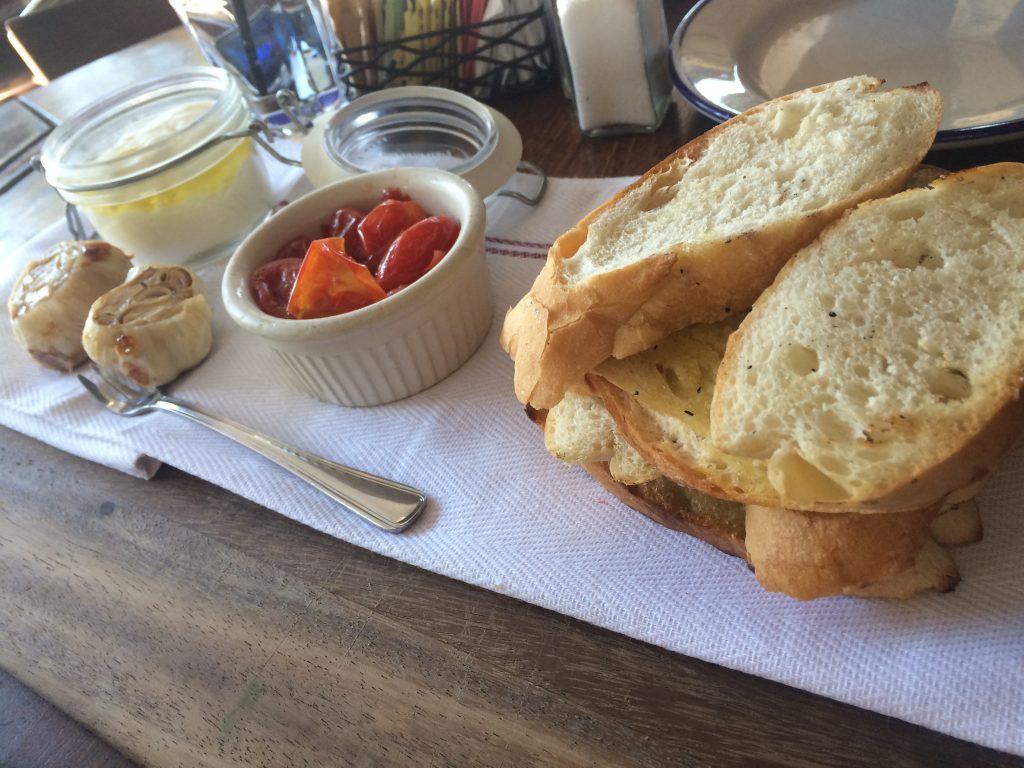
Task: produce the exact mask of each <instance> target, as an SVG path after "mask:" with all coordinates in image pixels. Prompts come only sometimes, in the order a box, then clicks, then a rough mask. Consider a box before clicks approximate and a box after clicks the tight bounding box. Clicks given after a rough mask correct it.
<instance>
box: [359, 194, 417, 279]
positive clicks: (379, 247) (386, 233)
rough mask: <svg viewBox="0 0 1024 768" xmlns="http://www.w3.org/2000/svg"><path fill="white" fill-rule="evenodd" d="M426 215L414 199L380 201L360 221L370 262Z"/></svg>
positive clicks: (360, 234)
mask: <svg viewBox="0 0 1024 768" xmlns="http://www.w3.org/2000/svg"><path fill="white" fill-rule="evenodd" d="M426 217H427V213H426V211H424V210H423V207H422V206H421V205H420V204H419V203H417V202H414V201H412V200H385V201H384V202H383V203H380V204H379V205H378V206H377V207H376V208H374V209H373V210H372V211H370V212H369V213H368V214H366V218H365V219H363V220H362V221H361V222H359V237H360V239H361V240H362V241H363V249H364V250H365V251H366V255H367V260H368V262H369V263H371V264H372V263H373V262H375V261H377V260H379V259H380V258H381V256H380V255H381V254H383V253H384V251H385V250H387V247H388V246H389V245H391V241H392V240H394V239H395V238H396V237H398V235H399V234H400V233H401V232H402V231H403V230H405V229H408V228H409V227H411V226H412V225H413V224H415V223H416V222H417V221H422V220H423V219H425V218H426ZM375 257H376V258H375Z"/></svg>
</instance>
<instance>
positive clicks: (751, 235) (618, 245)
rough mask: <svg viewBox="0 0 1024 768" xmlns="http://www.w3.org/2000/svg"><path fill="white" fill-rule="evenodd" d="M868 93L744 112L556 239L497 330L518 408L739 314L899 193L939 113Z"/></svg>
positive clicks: (863, 88) (868, 81)
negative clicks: (832, 236) (609, 361)
mask: <svg viewBox="0 0 1024 768" xmlns="http://www.w3.org/2000/svg"><path fill="white" fill-rule="evenodd" d="M879 85H880V81H879V80H877V79H874V78H871V77H866V76H860V77H853V78H849V79H846V80H841V81H839V82H836V83H831V84H828V85H822V86H818V87H815V88H810V89H807V90H804V91H800V92H797V93H794V94H791V95H789V96H784V97H782V98H779V99H775V100H773V101H770V102H767V103H765V104H762V105H759V106H757V107H754V108H753V109H751V110H749V111H747V112H745V113H743V114H742V115H739V116H737V117H735V118H733V119H732V120H729V121H728V122H726V123H723V124H722V125H720V126H717V127H716V128H714V129H712V130H710V131H708V132H707V133H706V134H704V135H703V136H701V137H699V138H697V139H695V140H694V141H692V142H690V143H689V144H687V145H686V146H684V147H682V148H681V149H680V150H678V151H677V152H676V153H675V154H673V155H671V156H670V157H668V158H667V159H665V160H664V161H662V162H661V163H660V164H659V165H657V166H655V167H654V168H652V169H651V170H650V171H648V172H647V173H646V174H644V176H642V177H641V178H640V179H639V180H637V181H636V182H635V183H633V184H631V185H630V186H628V187H626V188H625V189H624V190H622V191H621V192H619V193H618V194H616V195H615V196H614V197H613V198H612V199H610V200H608V201H607V202H606V203H604V204H603V205H601V206H599V207H598V208H597V209H596V210H594V211H593V212H591V213H590V214H588V215H587V216H586V217H585V218H584V219H583V220H582V221H581V222H580V223H579V224H578V225H577V226H576V227H574V228H573V229H571V230H570V231H569V232H567V233H565V234H564V235H562V236H561V237H560V238H558V240H556V241H555V243H554V244H553V245H552V247H551V250H550V252H549V254H548V259H547V262H546V264H545V266H544V268H543V269H542V271H541V273H540V274H539V275H538V277H537V279H536V282H535V283H534V285H533V287H532V289H531V291H530V293H529V294H527V296H525V297H524V298H523V299H522V300H521V301H520V302H519V303H518V304H517V305H516V306H515V307H514V308H513V309H512V310H511V311H510V312H509V313H508V315H507V317H506V319H505V325H504V328H503V330H502V337H501V340H502V346H503V347H504V348H505V349H506V351H508V352H509V354H510V355H511V356H512V357H513V359H514V360H515V390H516V395H517V397H518V398H519V399H520V401H522V402H523V403H528V404H531V405H533V406H534V407H537V408H550V407H552V406H553V405H555V403H557V402H558V401H559V400H560V399H561V398H562V395H563V394H564V393H565V392H566V391H567V390H568V389H569V388H570V387H572V386H574V385H576V384H578V383H579V382H580V381H581V380H582V378H583V375H584V374H585V373H586V372H587V371H589V370H590V369H591V368H593V367H594V366H595V365H597V364H598V363H600V362H601V361H602V360H604V359H605V358H607V357H609V356H614V357H619V358H621V357H626V356H628V355H631V354H633V353H636V352H639V351H641V350H644V349H647V348H649V347H650V346H652V345H653V344H654V343H656V342H657V341H658V340H659V339H660V338H662V337H664V336H666V335H667V334H669V333H671V332H672V331H674V330H676V329H678V328H682V327H685V326H687V325H689V324H691V323H696V322H712V321H716V320H720V319H722V318H723V317H725V316H726V315H727V314H728V313H729V312H730V311H738V310H741V309H746V308H748V307H749V306H750V305H751V303H752V302H753V301H754V299H756V298H757V296H758V295H759V294H760V293H761V291H762V290H764V288H766V287H767V286H768V285H769V284H770V283H771V281H772V279H773V278H774V276H775V274H776V273H777V272H778V270H779V268H780V267H781V266H782V265H783V264H784V263H785V262H786V260H787V259H788V258H789V257H790V256H791V255H792V254H793V253H794V252H795V251H796V250H798V249H799V248H800V247H802V246H804V245H806V244H807V243H808V242H810V241H811V240H813V239H814V237H815V236H816V235H817V234H818V233H819V232H820V231H821V229H822V228H823V227H825V225H827V224H828V223H829V222H831V221H833V220H835V219H836V218H837V217H838V216H839V215H840V214H841V213H842V212H843V211H844V210H846V209H848V208H850V207H851V206H853V205H856V204H857V203H859V202H861V201H862V200H865V199H868V198H872V197H879V196H884V195H888V194H891V193H893V192H895V191H896V190H898V189H901V188H902V187H903V185H904V183H905V182H906V180H907V178H908V177H909V176H910V174H911V172H912V171H913V170H914V168H915V167H916V166H917V165H918V163H919V162H920V161H921V159H922V158H923V157H924V154H925V152H926V151H927V150H928V148H929V147H930V146H931V144H932V141H933V139H934V136H935V132H936V130H937V129H938V125H939V119H940V116H941V111H942V100H941V97H940V96H939V94H938V92H937V91H935V90H934V89H932V88H930V87H928V86H927V85H926V84H921V85H917V86H912V87H908V88H897V89H894V90H887V91H880V90H877V89H878V87H879Z"/></svg>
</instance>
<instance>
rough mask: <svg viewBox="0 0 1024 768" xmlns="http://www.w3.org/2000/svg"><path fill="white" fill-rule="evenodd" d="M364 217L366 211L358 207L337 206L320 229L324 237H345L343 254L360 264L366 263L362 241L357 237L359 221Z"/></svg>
mask: <svg viewBox="0 0 1024 768" xmlns="http://www.w3.org/2000/svg"><path fill="white" fill-rule="evenodd" d="M364 218H366V211H362V210H360V209H358V208H339V209H338V210H336V211H335V212H334V214H333V215H332V216H331V220H330V221H328V222H326V223H325V224H324V225H323V226H322V227H320V231H321V232H322V233H323V236H324V237H342V238H344V239H345V255H346V256H348V257H349V258H350V259H355V260H356V261H358V262H359V263H360V264H365V263H366V251H364V250H363V241H362V240H360V239H359V229H358V227H359V222H361V221H362V220H363V219H364Z"/></svg>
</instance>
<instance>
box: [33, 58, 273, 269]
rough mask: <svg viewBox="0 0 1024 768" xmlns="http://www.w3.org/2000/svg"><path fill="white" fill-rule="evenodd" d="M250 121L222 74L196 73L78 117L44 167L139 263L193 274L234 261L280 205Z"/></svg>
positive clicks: (131, 92)
mask: <svg viewBox="0 0 1024 768" xmlns="http://www.w3.org/2000/svg"><path fill="white" fill-rule="evenodd" d="M250 121H251V117H250V114H249V110H248V107H247V104H246V102H245V99H244V98H243V96H242V93H241V91H240V90H239V88H238V86H237V85H236V84H235V82H234V81H233V80H232V79H231V78H230V77H229V76H228V75H227V74H226V73H225V72H224V71H223V70H220V69H216V68H213V67H193V68H189V69H183V70H178V71H176V72H174V73H173V74H169V75H167V76H165V77H162V78H158V79H156V80H150V81H147V82H145V83H140V84H136V85H132V86H129V87H127V88H124V89H122V90H119V91H116V92H114V93H112V94H110V95H109V96H107V97H105V98H103V99H101V100H99V101H98V102H95V103H93V104H91V105H90V106H89V107H86V108H85V109H84V110H82V111H81V112H78V113H77V114H75V115H73V116H72V117H70V118H69V119H68V120H67V121H66V122H64V123H62V124H61V125H60V126H59V127H57V128H56V129H55V130H54V131H53V133H52V134H50V136H49V137H48V138H47V139H46V141H45V142H44V144H43V148H42V153H41V156H40V162H41V165H42V168H43V171H44V173H45V174H46V180H47V182H48V183H49V184H50V185H51V186H52V187H54V188H55V189H56V190H57V191H58V192H60V194H61V195H62V196H63V197H64V199H65V200H66V201H67V202H68V203H71V204H73V205H75V206H77V208H78V209H79V210H80V211H81V212H82V213H84V214H85V215H86V217H87V218H88V219H89V221H90V222H91V223H92V225H93V226H94V227H95V228H96V231H97V232H98V233H99V235H100V237H101V238H103V239H104V240H108V241H109V242H112V243H114V244H116V245H117V246H118V247H119V248H121V249H122V250H124V251H125V252H127V253H131V254H133V255H134V256H135V259H136V263H143V264H147V263H148V264H153V263H160V264H189V265H191V266H196V265H198V264H201V263H205V262H208V261H212V260H214V259H217V258H219V257H223V256H226V255H228V253H229V252H230V250H231V248H232V246H234V245H235V244H236V243H238V242H239V241H240V240H241V239H242V238H243V237H244V236H245V235H246V234H248V233H249V232H250V231H251V230H252V228H253V227H255V226H256V224H258V223H259V222H260V221H261V220H262V219H263V218H264V217H265V216H266V215H267V213H268V212H269V210H270V208H271V206H272V205H273V199H272V197H273V196H272V193H271V189H270V185H269V182H268V179H267V178H266V174H265V172H264V170H263V167H262V164H261V162H260V160H259V158H258V157H257V154H256V148H255V147H254V146H253V140H252V139H251V138H250V137H249V136H250V135H251V131H249V126H250ZM225 137H231V138H229V139H228V140H224V139H225Z"/></svg>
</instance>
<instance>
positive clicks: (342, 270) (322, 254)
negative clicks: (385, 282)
mask: <svg viewBox="0 0 1024 768" xmlns="http://www.w3.org/2000/svg"><path fill="white" fill-rule="evenodd" d="M386 295H387V294H386V293H385V292H384V291H383V290H382V289H381V287H380V286H379V285H378V284H377V281H376V280H374V279H373V274H372V273H371V272H370V270H368V269H367V268H366V267H365V266H364V265H362V264H360V263H358V262H356V261H353V260H352V259H350V258H349V257H348V256H346V255H345V240H344V239H343V238H340V237H331V238H325V239H323V240H314V241H313V244H312V245H311V246H310V247H309V251H308V252H307V253H306V258H305V259H303V261H302V266H301V267H300V268H299V274H298V275H297V276H296V278H295V287H294V288H292V294H291V297H290V298H289V300H288V313H289V314H290V315H291V316H292V317H294V318H296V319H297V320H309V319H311V318H314V317H329V316H330V315H340V314H342V313H343V312H351V311H352V310H353V309H359V308H360V307H365V306H367V305H368V304H373V303H374V302H375V301H380V300H381V299H383V298H384V297H385V296H386Z"/></svg>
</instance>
